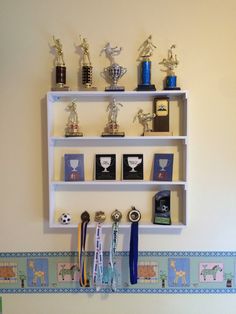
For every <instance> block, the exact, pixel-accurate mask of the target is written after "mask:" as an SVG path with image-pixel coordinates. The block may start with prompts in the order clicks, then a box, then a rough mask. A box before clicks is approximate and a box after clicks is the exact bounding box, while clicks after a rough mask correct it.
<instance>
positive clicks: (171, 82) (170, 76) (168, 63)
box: [159, 45, 180, 90]
mask: <svg viewBox="0 0 236 314" xmlns="http://www.w3.org/2000/svg"><path fill="white" fill-rule="evenodd" d="M175 48H176V46H175V45H172V46H171V47H170V49H169V50H168V56H167V58H164V59H163V60H162V61H161V62H159V64H162V65H164V67H166V69H165V70H162V71H164V72H166V73H167V76H166V79H165V86H164V89H165V90H179V89H180V88H179V87H176V82H177V76H176V75H175V72H174V69H175V68H176V67H177V65H178V64H179V61H178V59H177V56H176V55H174V54H173V49H175Z"/></svg>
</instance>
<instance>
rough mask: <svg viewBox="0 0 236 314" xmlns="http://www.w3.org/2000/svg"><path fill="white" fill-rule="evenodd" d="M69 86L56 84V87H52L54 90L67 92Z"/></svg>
mask: <svg viewBox="0 0 236 314" xmlns="http://www.w3.org/2000/svg"><path fill="white" fill-rule="evenodd" d="M69 89H70V88H69V86H66V85H64V86H54V87H52V88H51V90H52V91H56V92H60V91H61V92H67V91H69Z"/></svg>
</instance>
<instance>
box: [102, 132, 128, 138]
mask: <svg viewBox="0 0 236 314" xmlns="http://www.w3.org/2000/svg"><path fill="white" fill-rule="evenodd" d="M124 136H125V132H114V133H108V132H103V133H102V137H124Z"/></svg>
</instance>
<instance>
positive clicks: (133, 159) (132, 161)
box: [127, 156, 143, 172]
mask: <svg viewBox="0 0 236 314" xmlns="http://www.w3.org/2000/svg"><path fill="white" fill-rule="evenodd" d="M127 161H128V165H129V167H130V168H131V170H130V172H137V170H135V168H136V167H137V166H138V165H139V164H141V162H142V161H143V159H142V158H138V156H129V157H128V158H127Z"/></svg>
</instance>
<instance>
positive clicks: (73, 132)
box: [65, 100, 83, 137]
mask: <svg viewBox="0 0 236 314" xmlns="http://www.w3.org/2000/svg"><path fill="white" fill-rule="evenodd" d="M66 110H67V111H69V112H70V114H69V117H68V121H67V125H66V132H65V137H76V136H83V133H82V132H80V131H79V120H78V113H77V110H76V103H75V100H73V101H72V103H71V104H69V105H68V106H67V107H66Z"/></svg>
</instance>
